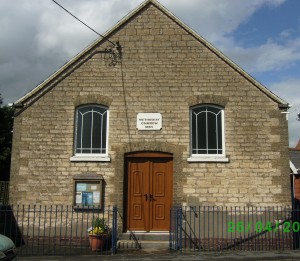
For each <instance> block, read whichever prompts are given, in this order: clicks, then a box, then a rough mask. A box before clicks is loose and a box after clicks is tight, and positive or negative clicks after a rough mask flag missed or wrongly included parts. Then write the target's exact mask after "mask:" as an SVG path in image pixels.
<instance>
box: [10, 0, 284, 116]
mask: <svg viewBox="0 0 300 261" xmlns="http://www.w3.org/2000/svg"><path fill="white" fill-rule="evenodd" d="M148 5H153V6H155V7H156V8H158V9H159V10H160V11H161V12H162V13H164V14H165V15H166V16H168V17H169V18H170V19H172V20H173V21H174V22H175V23H177V24H178V25H179V26H181V27H182V28H183V29H184V30H186V31H187V32H188V33H189V34H191V35H192V36H193V37H194V38H195V39H197V40H198V41H199V42H201V43H202V44H203V45H205V46H206V47H207V48H208V49H210V50H211V51H212V52H213V53H215V54H216V55H217V56H218V57H219V58H221V59H222V60H223V61H225V62H226V63H227V64H228V65H229V66H231V67H232V68H233V69H234V70H235V71H237V72H238V73H240V74H241V75H242V76H243V77H244V78H246V79H247V80H248V81H250V82H251V83H252V84H253V85H254V86H256V88H258V89H259V90H260V91H261V92H262V93H264V94H265V95H267V96H268V97H269V98H271V99H272V100H273V101H274V102H276V103H277V104H278V106H279V108H283V109H287V108H288V106H289V104H288V103H287V102H286V101H284V100H283V99H281V98H279V97H278V96H277V95H275V94H274V93H273V92H271V91H270V90H268V89H267V88H266V87H265V86H263V85H262V84H261V83H259V82H258V81H257V80H255V79H254V78H253V77H252V76H250V75H249V74H248V73H247V72H245V71H244V70H243V69H242V68H240V67H239V66H238V65H237V64H235V63H234V62H233V61H232V60H230V59H229V58H228V57H227V56H225V55H224V54H223V53H222V52H221V51H219V50H218V49H217V48H215V47H214V46H213V45H212V44H211V43H209V42H208V41H207V40H205V39H204V38H203V37H202V36H200V35H199V34H197V33H196V32H195V31H193V30H192V29H191V28H190V27H188V26H187V25H186V24H184V23H183V22H182V21H181V20H179V19H178V18H177V17H176V16H175V15H173V14H172V13H171V12H170V11H168V10H167V9H166V8H165V7H164V6H163V5H161V4H160V3H159V2H157V1H156V0H146V1H145V2H143V3H142V4H141V5H139V6H138V7H137V8H136V9H134V10H133V11H131V12H130V13H129V14H128V15H127V16H125V17H124V18H123V19H122V20H120V21H119V22H118V23H117V24H116V25H115V26H114V27H113V28H112V29H110V30H109V31H107V32H106V33H105V34H104V38H99V39H97V40H96V41H94V42H93V43H92V44H91V45H89V46H88V47H87V48H86V49H84V50H83V51H82V52H80V53H79V54H77V55H76V56H75V57H74V58H72V59H71V60H70V61H69V62H68V63H66V64H65V65H63V66H62V67H61V68H60V69H58V70H57V71H56V72H55V73H53V74H52V75H51V76H50V77H49V78H47V79H46V80H45V81H43V82H42V83H41V84H39V85H38V86H37V87H36V88H34V89H33V90H31V91H30V92H28V93H27V94H26V95H25V96H23V97H22V98H20V99H19V100H17V101H16V102H15V103H14V105H15V107H19V108H22V109H21V111H20V113H21V112H22V111H23V110H25V109H26V108H28V107H29V106H31V105H32V104H33V103H34V102H35V101H36V100H38V99H39V98H40V97H41V96H43V95H44V94H45V93H46V92H47V88H50V87H49V86H50V85H53V84H54V85H55V82H57V79H58V78H61V77H64V75H66V74H67V73H68V70H69V68H70V67H72V66H74V65H75V64H76V63H78V62H79V61H80V60H81V59H82V57H84V56H85V55H87V54H88V53H89V52H90V51H91V50H93V49H94V48H95V47H96V46H99V45H101V44H103V43H105V42H106V41H107V39H109V38H110V37H111V36H112V35H113V34H114V32H116V31H117V30H118V29H119V28H120V27H121V26H122V25H124V24H125V23H126V22H128V21H129V20H130V19H132V18H133V17H134V16H136V15H137V14H138V13H139V12H143V10H144V8H145V7H147V6H148ZM20 113H18V114H20Z"/></svg>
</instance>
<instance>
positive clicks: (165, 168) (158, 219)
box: [150, 160, 173, 231]
mask: <svg viewBox="0 0 300 261" xmlns="http://www.w3.org/2000/svg"><path fill="white" fill-rule="evenodd" d="M171 174H172V173H171V161H167V160H156V161H154V162H152V179H153V182H152V193H153V198H152V201H151V203H152V209H151V210H152V213H150V215H151V214H152V219H151V221H152V222H151V223H152V224H151V228H150V229H151V230H155V231H161V230H163V231H166V230H169V225H170V207H171V203H172V183H173V182H172V175H171Z"/></svg>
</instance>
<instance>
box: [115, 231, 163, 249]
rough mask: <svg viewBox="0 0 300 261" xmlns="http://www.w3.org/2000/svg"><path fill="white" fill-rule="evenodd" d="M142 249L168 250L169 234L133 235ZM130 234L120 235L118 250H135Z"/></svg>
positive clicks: (137, 233) (134, 243)
mask: <svg viewBox="0 0 300 261" xmlns="http://www.w3.org/2000/svg"><path fill="white" fill-rule="evenodd" d="M134 234H135V237H136V238H137V240H138V243H139V244H140V246H141V248H142V249H169V233H140V232H136V233H134ZM137 248H138V246H137V244H136V242H135V241H134V240H133V239H132V238H131V236H130V233H122V234H120V237H119V241H118V249H137Z"/></svg>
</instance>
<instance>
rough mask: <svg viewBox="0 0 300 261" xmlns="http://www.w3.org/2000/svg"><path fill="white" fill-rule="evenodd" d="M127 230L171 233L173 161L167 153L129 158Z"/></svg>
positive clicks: (135, 155)
mask: <svg viewBox="0 0 300 261" xmlns="http://www.w3.org/2000/svg"><path fill="white" fill-rule="evenodd" d="M126 163H127V164H126V168H127V178H128V183H127V184H128V190H127V191H128V197H127V226H128V228H129V229H130V230H134V231H169V230H170V208H171V204H172V191H173V158H172V156H171V155H170V154H165V153H137V154H133V155H130V156H128V157H126Z"/></svg>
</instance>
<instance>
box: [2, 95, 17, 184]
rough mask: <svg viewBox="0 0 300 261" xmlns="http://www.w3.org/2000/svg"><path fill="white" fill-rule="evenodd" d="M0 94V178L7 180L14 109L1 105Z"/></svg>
mask: <svg viewBox="0 0 300 261" xmlns="http://www.w3.org/2000/svg"><path fill="white" fill-rule="evenodd" d="M2 104H3V99H2V95H1V94H0V180H2V181H8V180H9V177H10V158H11V145H12V129H13V116H14V109H13V108H12V107H9V106H2Z"/></svg>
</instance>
